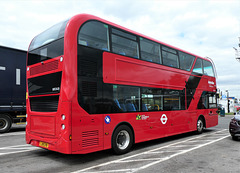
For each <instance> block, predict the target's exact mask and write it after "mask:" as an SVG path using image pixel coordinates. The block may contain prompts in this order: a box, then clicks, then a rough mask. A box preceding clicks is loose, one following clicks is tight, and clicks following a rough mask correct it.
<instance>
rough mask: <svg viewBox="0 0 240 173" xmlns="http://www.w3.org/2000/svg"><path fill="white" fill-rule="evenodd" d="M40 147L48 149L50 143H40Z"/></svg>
mask: <svg viewBox="0 0 240 173" xmlns="http://www.w3.org/2000/svg"><path fill="white" fill-rule="evenodd" d="M39 146H40V147H44V148H48V143H46V142H39Z"/></svg>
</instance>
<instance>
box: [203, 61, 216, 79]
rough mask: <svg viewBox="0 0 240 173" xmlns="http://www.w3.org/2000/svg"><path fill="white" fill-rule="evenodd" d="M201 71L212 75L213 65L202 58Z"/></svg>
mask: <svg viewBox="0 0 240 173" xmlns="http://www.w3.org/2000/svg"><path fill="white" fill-rule="evenodd" d="M203 71H204V74H205V75H208V76H212V77H214V72H213V66H212V63H211V62H210V61H206V60H203Z"/></svg>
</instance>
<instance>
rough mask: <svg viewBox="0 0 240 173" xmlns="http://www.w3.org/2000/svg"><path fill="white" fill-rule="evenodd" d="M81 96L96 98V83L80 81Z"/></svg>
mask: <svg viewBox="0 0 240 173" xmlns="http://www.w3.org/2000/svg"><path fill="white" fill-rule="evenodd" d="M82 95H83V96H90V97H97V82H90V81H82Z"/></svg>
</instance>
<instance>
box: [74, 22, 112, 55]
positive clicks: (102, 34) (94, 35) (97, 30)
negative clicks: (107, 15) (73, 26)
mask: <svg viewBox="0 0 240 173" xmlns="http://www.w3.org/2000/svg"><path fill="white" fill-rule="evenodd" d="M78 44H80V45H84V46H89V47H93V48H97V49H100V50H104V51H109V39H108V25H106V24H103V23H101V22H97V21H89V22H87V23H85V24H84V25H83V26H82V28H81V29H80V32H79V35H78Z"/></svg>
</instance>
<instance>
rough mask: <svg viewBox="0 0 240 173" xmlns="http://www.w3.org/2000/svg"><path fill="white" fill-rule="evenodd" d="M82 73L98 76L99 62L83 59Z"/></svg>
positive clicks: (83, 74)
mask: <svg viewBox="0 0 240 173" xmlns="http://www.w3.org/2000/svg"><path fill="white" fill-rule="evenodd" d="M79 64H80V71H79V72H80V75H81V76H88V77H96V76H97V63H96V62H92V61H87V60H83V59H81V60H80V62H79Z"/></svg>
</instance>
